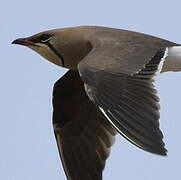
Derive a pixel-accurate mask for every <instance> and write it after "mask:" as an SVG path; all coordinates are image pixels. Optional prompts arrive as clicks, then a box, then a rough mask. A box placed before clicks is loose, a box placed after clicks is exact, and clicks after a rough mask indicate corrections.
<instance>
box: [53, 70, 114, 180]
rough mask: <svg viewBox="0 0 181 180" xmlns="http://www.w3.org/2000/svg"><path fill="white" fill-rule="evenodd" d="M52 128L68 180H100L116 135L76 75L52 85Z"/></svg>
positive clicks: (71, 73) (75, 73)
mask: <svg viewBox="0 0 181 180" xmlns="http://www.w3.org/2000/svg"><path fill="white" fill-rule="evenodd" d="M53 108H54V110H53V124H54V132H55V137H56V141H57V146H58V149H59V153H60V157H61V160H62V164H63V167H64V170H65V173H66V175H67V178H68V179H69V180H102V171H103V169H104V166H105V161H106V159H107V158H108V156H109V152H110V147H111V146H112V145H113V143H114V140H115V135H116V131H115V129H114V128H113V127H112V125H111V124H110V123H109V122H106V121H105V120H104V117H103V116H102V114H101V113H100V112H99V111H100V110H99V109H98V108H96V106H95V105H94V103H92V101H91V100H90V99H89V98H88V97H87V95H86V93H85V89H84V85H83V82H82V80H81V78H80V76H79V73H78V72H73V71H68V72H67V73H66V74H65V75H64V76H63V77H62V78H60V79H59V80H58V81H57V82H56V83H55V85H54V91H53Z"/></svg>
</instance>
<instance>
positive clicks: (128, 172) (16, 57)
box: [0, 0, 181, 180]
mask: <svg viewBox="0 0 181 180" xmlns="http://www.w3.org/2000/svg"><path fill="white" fill-rule="evenodd" d="M180 7H181V1H180V0H172V1H168V0H152V1H151V0H150V1H149V0H147V1H145V0H137V1H133V0H125V1H124V0H117V1H116V0H110V1H108V0H104V1H103V0H91V1H85V0H76V1H73V0H72V1H70V0H55V1H53V0H52V1H48V0H47V1H45V0H44V1H43V0H30V1H25V0H16V1H12V0H11V1H10V0H6V1H2V2H1V7H0V27H1V28H0V33H1V35H0V52H1V53H0V82H1V85H0V91H1V93H0V109H1V113H0V179H2V180H42V179H43V180H50V179H53V180H66V177H65V175H64V172H63V169H62V166H61V163H60V159H59V155H58V150H57V147H56V142H55V138H54V134H53V128H52V120H51V117H52V105H51V99H52V96H51V93H52V87H53V84H54V82H55V81H56V80H57V79H58V78H59V77H61V76H62V75H63V72H65V70H63V69H62V68H60V67H58V66H56V65H53V64H51V63H49V62H48V61H45V60H44V59H43V58H42V57H40V56H39V55H37V54H36V53H35V52H33V51H31V50H29V49H27V48H25V47H21V46H15V45H11V44H10V43H11V41H12V40H14V39H16V38H18V37H26V36H29V35H32V34H35V33H37V32H40V31H44V30H48V29H54V28H59V27H68V26H77V25H103V26H109V27H115V28H123V29H130V30H134V31H139V32H144V33H147V34H151V35H155V36H159V37H161V38H165V39H168V40H170V41H174V42H177V43H181V15H180ZM156 85H157V88H158V90H159V94H160V97H161V120H160V121H161V129H162V130H163V132H164V136H165V138H164V141H165V143H166V147H167V149H168V157H161V156H158V155H153V154H150V153H147V152H144V151H142V150H140V149H138V148H136V147H135V146H133V145H132V144H130V143H129V142H127V141H126V140H125V139H123V138H122V137H121V136H118V137H117V140H116V144H115V145H114V147H113V148H112V152H111V156H110V158H109V159H108V161H107V165H106V168H105V171H104V180H116V179H120V180H133V179H134V180H145V179H146V180H153V179H154V180H160V179H164V180H170V179H180V178H181V155H180V152H181V141H180V137H181V131H180V127H181V116H180V112H181V101H180V99H181V94H180V92H181V73H165V74H161V75H160V76H159V77H158V79H157V83H156Z"/></svg>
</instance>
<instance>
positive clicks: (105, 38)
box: [12, 26, 181, 180]
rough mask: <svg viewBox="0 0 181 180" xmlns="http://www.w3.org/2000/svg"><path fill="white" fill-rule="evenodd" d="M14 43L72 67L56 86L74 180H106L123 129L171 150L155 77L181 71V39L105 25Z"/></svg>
mask: <svg viewBox="0 0 181 180" xmlns="http://www.w3.org/2000/svg"><path fill="white" fill-rule="evenodd" d="M12 44H18V45H23V46H26V47H29V48H30V49H32V50H34V51H35V52H37V53H38V54H39V55H41V56H43V57H44V58H45V59H46V60H48V61H50V62H52V63H54V64H56V65H58V66H62V67H64V68H68V69H69V70H68V71H67V73H66V74H65V75H64V76H63V77H61V78H60V79H59V80H57V82H56V83H55V84H54V88H53V127H54V133H55V138H56V141H57V146H58V150H59V154H60V159H61V162H62V164H63V168H64V171H65V174H66V177H67V179H68V180H102V179H103V175H102V174H103V170H104V168H105V164H106V160H107V158H108V157H109V155H110V151H111V147H112V146H113V144H114V142H115V137H116V135H117V134H120V135H122V136H123V137H124V138H125V139H127V140H128V141H129V142H131V143H132V144H133V145H135V146H137V147H138V148H140V149H142V150H144V151H147V152H150V153H154V154H158V155H163V156H165V155H166V154H167V149H166V148H165V143H164V141H163V133H162V131H161V130H160V123H159V119H160V104H159V96H158V94H157V90H156V88H155V85H154V82H155V79H156V77H157V76H158V75H159V74H160V73H163V72H168V71H173V72H174V71H180V70H181V46H180V44H177V43H174V42H171V41H168V40H165V39H161V38H158V37H154V36H151V35H147V34H143V33H139V32H134V31H129V30H123V29H116V28H110V27H103V26H76V27H66V28H60V29H53V30H48V31H44V32H40V33H37V34H35V35H32V36H30V37H26V38H18V39H16V40H14V41H13V42H12Z"/></svg>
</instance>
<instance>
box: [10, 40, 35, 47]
mask: <svg viewBox="0 0 181 180" xmlns="http://www.w3.org/2000/svg"><path fill="white" fill-rule="evenodd" d="M12 44H19V45H23V46H34V45H35V43H33V42H31V41H30V40H28V39H27V38H18V39H16V40H14V41H13V42H12Z"/></svg>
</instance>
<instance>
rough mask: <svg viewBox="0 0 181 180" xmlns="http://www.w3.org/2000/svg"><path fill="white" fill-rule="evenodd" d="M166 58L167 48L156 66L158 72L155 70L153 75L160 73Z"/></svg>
mask: <svg viewBox="0 0 181 180" xmlns="http://www.w3.org/2000/svg"><path fill="white" fill-rule="evenodd" d="M167 56H168V48H166V49H165V54H164V56H163V57H162V58H161V61H160V64H159V65H158V70H157V72H156V73H155V75H158V74H160V72H161V71H162V68H163V65H164V62H165V60H166V57H167Z"/></svg>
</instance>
